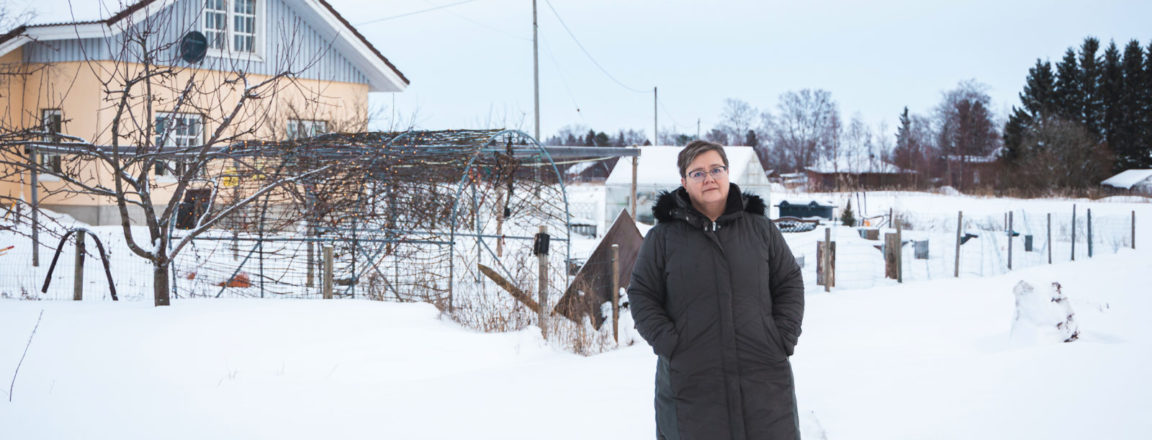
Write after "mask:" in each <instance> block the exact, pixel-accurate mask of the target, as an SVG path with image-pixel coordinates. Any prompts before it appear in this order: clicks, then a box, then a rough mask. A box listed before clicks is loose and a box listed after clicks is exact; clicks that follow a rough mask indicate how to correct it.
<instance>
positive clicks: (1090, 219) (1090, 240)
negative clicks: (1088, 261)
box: [1088, 208, 1092, 258]
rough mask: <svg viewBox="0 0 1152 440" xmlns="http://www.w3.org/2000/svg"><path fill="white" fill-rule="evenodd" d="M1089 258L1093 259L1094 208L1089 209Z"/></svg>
mask: <svg viewBox="0 0 1152 440" xmlns="http://www.w3.org/2000/svg"><path fill="white" fill-rule="evenodd" d="M1088 258H1092V208H1088Z"/></svg>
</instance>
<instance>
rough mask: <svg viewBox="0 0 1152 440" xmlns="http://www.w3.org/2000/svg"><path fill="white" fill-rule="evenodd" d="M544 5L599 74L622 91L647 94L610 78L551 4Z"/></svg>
mask: <svg viewBox="0 0 1152 440" xmlns="http://www.w3.org/2000/svg"><path fill="white" fill-rule="evenodd" d="M544 4H546V5H548V9H551V10H552V14H553V15H555V16H556V19H557V20H559V21H560V26H562V27H564V30H565V31H566V32H568V36H569V37H572V41H575V42H576V46H577V47H579V48H580V50H581V51H583V52H584V55H587V56H588V59H589V60H592V64H595V65H596V67H597V68H599V69H600V71H601V72H604V75H606V76H608V78H609V79H611V80H612V81H614V82H616V84H618V85H619V86H620V87H623V88H624V89H626V90H628V91H631V92H635V93H648V92H649V91H648V90H640V89H636V88H632V87H628V86H627V85H625V84H624V83H623V82H620V80H618V79H616V77H615V76H612V74H611V73H609V72H608V69H605V68H604V66H601V65H600V62H598V61H596V58H593V57H592V54H591V53H589V52H588V49H585V48H584V45H583V44H581V43H580V40H579V39H577V38H576V35H575V34H573V33H572V29H569V28H568V24H567V23H564V19H563V18H561V17H560V13H559V12H556V8H555V7H553V6H552V3H551V2H549V1H548V0H544Z"/></svg>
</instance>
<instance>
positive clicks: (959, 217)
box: [953, 211, 964, 278]
mask: <svg viewBox="0 0 1152 440" xmlns="http://www.w3.org/2000/svg"><path fill="white" fill-rule="evenodd" d="M963 230H964V211H959V212H957V213H956V267H955V268H954V269H953V272H954V273H953V276H954V277H956V278H960V236H961V234H962V231H963Z"/></svg>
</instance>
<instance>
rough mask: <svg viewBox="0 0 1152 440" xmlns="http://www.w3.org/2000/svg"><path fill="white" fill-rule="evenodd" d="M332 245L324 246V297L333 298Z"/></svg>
mask: <svg viewBox="0 0 1152 440" xmlns="http://www.w3.org/2000/svg"><path fill="white" fill-rule="evenodd" d="M333 266H335V264H333V261H332V246H324V299H332V268H333Z"/></svg>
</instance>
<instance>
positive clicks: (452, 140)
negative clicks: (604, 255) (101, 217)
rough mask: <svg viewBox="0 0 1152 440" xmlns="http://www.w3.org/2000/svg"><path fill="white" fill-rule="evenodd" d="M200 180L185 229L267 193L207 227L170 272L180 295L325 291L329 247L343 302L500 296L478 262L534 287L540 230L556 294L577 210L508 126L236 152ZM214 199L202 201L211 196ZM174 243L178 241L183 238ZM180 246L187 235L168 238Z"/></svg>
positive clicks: (544, 163)
mask: <svg viewBox="0 0 1152 440" xmlns="http://www.w3.org/2000/svg"><path fill="white" fill-rule="evenodd" d="M223 157H225V158H224V159H223V160H221V161H218V162H221V163H216V164H214V165H213V166H210V167H207V169H206V170H205V175H204V176H203V178H202V179H198V182H199V185H198V186H199V188H198V189H197V191H199V193H198V194H199V195H200V197H201V198H199V199H197V198H196V196H195V195H193V196H190V198H189V199H186V202H185V204H184V206H183V207H182V208H183V211H184V212H183V213H182V214H184V219H185V221H183V222H182V226H183V227H186V228H197V227H199V225H197V222H196V218H197V217H198V216H199V215H200V214H201V213H203V212H207V211H211V210H212V209H214V208H213V206H211V205H212V204H213V203H219V204H223V205H228V204H230V201H235V200H242V199H243V198H245V197H250V196H251V195H252V194H253V191H254V188H256V187H258V186H259V185H260V182H262V181H265V180H267V179H280V178H284V177H286V176H293V175H300V174H303V173H306V172H307V173H310V174H309V175H308V176H307V177H304V178H301V179H299V180H298V181H296V182H295V183H294V184H289V185H283V186H281V187H279V188H277V189H276V190H273V191H269V192H266V193H264V194H262V195H260V196H259V197H260V199H259V200H257V201H256V203H250V204H248V205H246V207H245V209H243V210H240V211H238V212H236V213H234V214H233V215H231V216H230V217H229V218H228V219H226V220H225V221H224V222H223V223H222V225H220V226H222V227H217V228H214V229H211V230H208V231H206V232H204V233H202V234H201V235H199V236H198V237H197V238H196V239H195V240H193V241H192V242H191V243H192V244H191V246H192V249H189V250H190V251H191V252H185V253H181V254H180V256H179V257H178V259H177V261H176V264H175V265H174V268H173V271H174V273H173V275H174V279H176V281H177V283H176V285H177V289H176V294H177V295H178V296H209V297H216V296H222V295H228V296H237V295H238V296H266V295H271V294H277V295H283V296H316V295H319V294H320V290H319V289H320V287H321V282H320V279H321V275H320V273H321V270H322V261H321V260H322V259H321V257H320V256H321V254H322V252H321V250H320V249H321V248H322V247H325V246H332V247H333V248H334V255H335V257H334V258H335V264H334V274H333V278H334V279H335V284H336V286H337V294H338V295H343V296H356V295H364V296H367V297H371V298H376V299H392V300H399V301H428V302H432V303H436V304H438V305H440V306H442V307H444V308H447V309H452V308H453V307H454V305H455V303H456V301H458V298H460V297H462V296H463V297H469V296H470V295H477V294H478V295H492V296H500V295H505V294H503V293H501V291H500V290H499V288H493V287H492V286H491V285H490V284H489V282H488V280H487V278H486V277H485V276H483V275H482V274H481V273H480V272H479V270H478V265H480V264H484V265H486V266H488V267H492V268H494V269H495V270H496V271H498V272H499V273H500V274H501V275H502V276H504V277H505V278H506V279H508V280H516V281H529V280H530V279H535V273H536V267H535V266H536V264H535V263H536V259H535V258H533V257H532V254H531V250H532V239H533V234H534V233H535V232H536V231H537V230H538V228H539V227H540V226H547V227H548V230H549V231H551V232H552V242H553V245H552V252H551V253H550V256H549V258H550V260H549V267H550V271H551V272H552V273H550V274H549V275H550V276H549V277H548V279H549V280H551V284H550V290H551V291H554V292H557V293H559V292H562V291H563V289H564V288H565V287H566V286H567V283H568V275H567V270H565V269H566V267H567V264H566V263H567V260H568V257H569V256H568V242H569V235H568V230H569V229H568V225H569V223H570V222H569V215H568V203H567V198H566V196H565V191H564V187H563V179H562V178H561V174H560V172H559V169H558V168H557V166H556V162H555V161H554V160H553V157H552V155H551V154H550V153H549V151H548V150H547V149H545V148H544V147H542V146H541V145H540V144H538V143H537V142H536V141H535V140H534V139H533V138H531V137H530V136H528V135H526V134H524V133H522V132H519V131H513V130H446V131H406V132H374V133H355V134H328V135H322V136H318V137H314V138H308V139H296V140H289V141H278V142H246V143H241V144H237V145H233V146H232V147H231V148H230V149H229V152H228V154H227V155H226V156H223ZM205 196H206V197H205ZM177 235H179V232H177ZM173 241H174V242H176V241H178V240H173Z"/></svg>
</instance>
